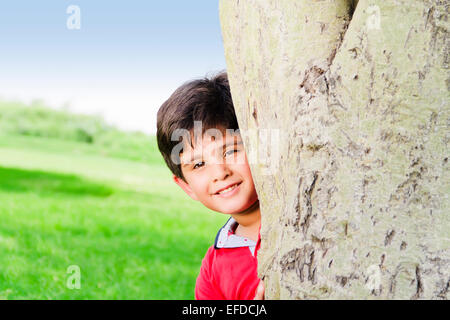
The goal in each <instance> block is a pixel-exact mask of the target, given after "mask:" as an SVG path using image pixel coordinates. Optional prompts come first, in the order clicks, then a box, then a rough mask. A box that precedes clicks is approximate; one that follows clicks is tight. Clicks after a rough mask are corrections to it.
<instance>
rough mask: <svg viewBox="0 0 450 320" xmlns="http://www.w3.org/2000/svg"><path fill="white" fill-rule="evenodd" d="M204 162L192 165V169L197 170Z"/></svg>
mask: <svg viewBox="0 0 450 320" xmlns="http://www.w3.org/2000/svg"><path fill="white" fill-rule="evenodd" d="M204 163H205V162H203V161H202V162H198V163H196V164H195V165H194V169H197V168H198V166H200V165H202V164H204Z"/></svg>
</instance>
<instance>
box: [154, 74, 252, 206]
mask: <svg viewBox="0 0 450 320" xmlns="http://www.w3.org/2000/svg"><path fill="white" fill-rule="evenodd" d="M157 141H158V147H159V150H160V151H161V153H162V155H163V158H164V160H165V162H166V164H167V165H168V167H169V169H170V170H171V171H172V173H173V179H174V181H175V182H176V183H177V184H178V185H179V186H180V187H181V188H182V189H183V190H184V191H185V192H186V193H187V194H188V195H189V196H190V197H191V198H192V199H194V200H198V201H200V202H202V203H203V204H204V205H205V206H206V207H208V208H210V209H212V210H215V211H219V212H223V213H228V214H234V213H242V212H245V211H246V210H247V209H249V208H250V207H251V206H252V205H254V204H255V203H256V201H257V200H258V196H257V194H256V190H255V187H254V183H253V179H252V176H251V172H250V167H249V165H248V161H247V156H246V154H245V150H244V145H243V142H242V140H241V136H240V134H239V127H238V123H237V119H236V114H235V111H234V106H233V103H232V100H231V93H230V87H229V84H228V78H227V75H226V73H220V74H218V75H216V76H214V77H211V78H205V79H201V80H194V81H191V82H188V83H185V84H183V85H182V86H181V87H179V88H178V89H177V90H175V92H174V93H173V94H172V95H171V96H170V98H169V99H168V100H167V101H166V102H164V103H163V105H162V106H161V108H160V109H159V111H158V117H157ZM228 186H231V187H232V188H235V189H234V190H231V191H229V192H223V191H222V189H224V188H226V187H228ZM236 186H237V187H236Z"/></svg>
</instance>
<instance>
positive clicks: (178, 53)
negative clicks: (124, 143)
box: [0, 0, 226, 134]
mask: <svg viewBox="0 0 450 320" xmlns="http://www.w3.org/2000/svg"><path fill="white" fill-rule="evenodd" d="M70 5H76V6H78V7H79V8H80V13H81V14H80V21H81V28H80V29H79V30H70V29H68V28H67V25H66V22H67V19H68V18H69V17H70V16H71V15H70V14H68V13H66V10H67V8H68V7H69V6H70ZM0 37H1V39H2V41H1V44H0V50H1V54H0V55H1V57H2V59H1V60H0V68H1V70H2V77H0V99H2V100H5V101H8V100H16V101H21V102H24V103H30V102H31V101H32V100H42V101H44V103H45V104H47V105H48V106H49V107H52V108H61V107H63V106H65V107H66V108H68V109H69V110H70V111H72V112H75V113H85V114H97V115H102V116H103V117H104V118H105V120H106V121H107V122H108V123H110V124H113V125H116V126H118V127H119V128H121V129H125V130H137V131H143V132H146V133H150V134H154V133H155V131H156V111H157V109H158V108H159V106H160V105H161V104H162V103H163V102H164V101H165V100H166V99H167V98H168V97H169V95H170V94H171V93H172V92H173V90H175V89H176V88H177V87H178V86H179V85H181V84H182V83H184V82H186V81H188V80H191V79H194V78H199V77H204V76H205V75H207V74H211V73H215V72H217V71H220V70H224V69H225V67H226V66H225V59H224V53H223V46H222V39H221V32H220V24H219V16H218V1H210V0H209V1H208V0H202V1H195V2H184V1H166V2H164V3H160V2H156V3H153V2H151V3H149V2H146V1H141V0H139V1H138V0H134V1H131V2H127V3H110V2H107V1H96V2H95V3H94V2H92V1H87V0H79V1H60V2H57V3H56V2H54V1H51V0H45V1H40V2H39V3H34V2H32V3H29V2H26V1H23V0H19V1H15V2H10V3H2V4H0Z"/></svg>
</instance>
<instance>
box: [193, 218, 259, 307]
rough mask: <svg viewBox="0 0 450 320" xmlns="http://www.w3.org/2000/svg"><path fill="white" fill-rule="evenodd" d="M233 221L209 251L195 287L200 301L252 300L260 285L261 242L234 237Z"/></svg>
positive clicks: (234, 226) (234, 224) (221, 232)
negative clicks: (257, 257)
mask: <svg viewBox="0 0 450 320" xmlns="http://www.w3.org/2000/svg"><path fill="white" fill-rule="evenodd" d="M237 225H238V224H237V222H236V220H234V219H233V218H230V219H228V221H227V223H226V224H225V225H224V226H223V227H222V228H221V229H220V230H219V232H218V233H217V236H216V240H215V243H214V246H211V247H210V248H209V249H208V251H207V252H206V255H205V257H204V258H203V261H202V266H201V268H200V274H199V275H198V278H197V283H196V285H195V299H197V300H252V299H253V298H254V297H255V291H256V288H257V286H258V284H259V278H258V274H257V266H258V261H257V259H256V255H257V253H258V250H259V247H260V244H261V238H260V236H258V241H257V242H255V241H253V240H251V239H248V238H244V237H241V236H238V235H235V234H234V230H235V229H236V227H237Z"/></svg>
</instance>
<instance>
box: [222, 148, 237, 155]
mask: <svg viewBox="0 0 450 320" xmlns="http://www.w3.org/2000/svg"><path fill="white" fill-rule="evenodd" d="M238 151H239V150H236V149H233V150H229V151H227V152H225V155H230V154H232V153H235V152H238Z"/></svg>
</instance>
